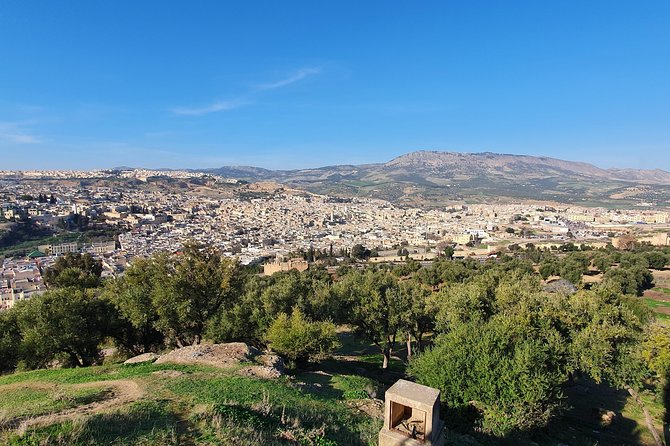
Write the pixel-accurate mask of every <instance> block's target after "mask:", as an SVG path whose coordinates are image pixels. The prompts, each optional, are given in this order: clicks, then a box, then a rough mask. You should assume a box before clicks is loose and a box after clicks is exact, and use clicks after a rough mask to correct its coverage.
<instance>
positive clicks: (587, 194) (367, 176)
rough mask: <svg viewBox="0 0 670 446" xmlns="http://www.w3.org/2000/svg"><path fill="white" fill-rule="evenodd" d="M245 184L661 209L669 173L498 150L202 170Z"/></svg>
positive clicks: (430, 200)
mask: <svg viewBox="0 0 670 446" xmlns="http://www.w3.org/2000/svg"><path fill="white" fill-rule="evenodd" d="M202 171H203V172H209V173H214V174H218V175H222V176H226V177H233V178H238V179H243V180H248V181H263V180H270V181H276V182H279V183H282V184H286V185H288V186H291V187H295V188H299V189H304V190H308V191H311V192H316V193H328V194H336V195H344V196H364V197H372V198H381V199H385V200H389V201H392V202H395V203H397V204H411V205H420V206H428V207H432V206H442V205H445V204H448V203H453V202H457V201H466V202H492V201H498V202H499V201H507V202H508V201H514V200H520V199H526V200H541V201H555V202H562V203H579V204H585V205H598V206H608V207H617V206H625V205H640V204H647V205H659V206H664V205H667V203H668V199H670V172H666V171H663V170H659V169H655V170H642V169H602V168H600V167H597V166H594V165H592V164H588V163H584V162H575V161H565V160H560V159H555V158H548V157H535V156H528V155H509V154H497V153H490V152H484V153H459V152H439V151H417V152H411V153H408V154H405V155H402V156H399V157H397V158H394V159H392V160H390V161H388V162H386V163H374V164H363V165H337V166H326V167H320V168H314V169H296V170H269V169H263V168H259V167H250V166H228V167H221V168H217V169H203V170H202Z"/></svg>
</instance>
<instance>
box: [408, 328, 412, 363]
mask: <svg viewBox="0 0 670 446" xmlns="http://www.w3.org/2000/svg"><path fill="white" fill-rule="evenodd" d="M410 359H412V335H411V334H410V333H407V360H408V361H409V360H410Z"/></svg>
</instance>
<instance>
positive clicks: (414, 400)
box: [379, 379, 444, 446]
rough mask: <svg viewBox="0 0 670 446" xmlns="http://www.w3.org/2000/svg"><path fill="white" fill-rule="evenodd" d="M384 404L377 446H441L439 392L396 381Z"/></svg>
mask: <svg viewBox="0 0 670 446" xmlns="http://www.w3.org/2000/svg"><path fill="white" fill-rule="evenodd" d="M385 400H386V402H385V407H384V427H383V428H382V430H381V431H379V446H401V445H402V446H420V445H423V446H426V445H431V446H444V425H443V423H442V421H441V420H440V391H439V390H437V389H433V388H432V387H426V386H422V385H421V384H416V383H413V382H411V381H405V380H404V379H400V380H398V381H397V382H396V383H395V384H393V386H391V388H390V389H388V390H387V391H386V396H385Z"/></svg>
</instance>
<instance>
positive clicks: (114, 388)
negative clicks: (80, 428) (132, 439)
mask: <svg viewBox="0 0 670 446" xmlns="http://www.w3.org/2000/svg"><path fill="white" fill-rule="evenodd" d="M58 386H59V385H57V384H50V383H41V382H35V383H16V384H9V385H6V386H0V391H2V390H3V389H11V388H21V387H26V388H32V389H56V388H57V387H58ZM95 387H101V388H104V389H110V395H109V396H107V397H106V398H105V399H103V400H101V401H94V402H92V403H89V404H84V405H82V406H77V407H72V408H70V409H65V410H62V411H60V412H56V413H50V414H45V415H38V416H27V417H19V418H15V419H12V420H8V421H7V422H5V423H3V426H0V428H4V429H7V428H10V429H17V430H19V431H24V430H25V429H27V428H28V427H32V426H46V425H50V424H55V423H62V422H64V421H68V420H72V419H74V418H80V417H83V416H90V415H94V414H96V413H100V412H104V411H106V410H108V409H112V408H115V407H119V406H123V405H125V404H128V403H132V402H133V401H136V400H138V399H140V398H141V397H142V395H144V391H143V390H142V388H141V387H140V386H139V385H138V384H137V383H136V382H135V381H131V380H114V381H96V382H90V383H84V384H74V385H72V386H70V387H69V388H71V389H87V388H95Z"/></svg>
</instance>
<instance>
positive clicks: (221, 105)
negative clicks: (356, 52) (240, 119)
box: [171, 67, 321, 116]
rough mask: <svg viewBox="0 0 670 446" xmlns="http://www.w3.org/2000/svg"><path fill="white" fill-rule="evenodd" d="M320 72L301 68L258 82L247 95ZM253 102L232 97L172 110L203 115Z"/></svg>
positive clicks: (319, 71)
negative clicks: (279, 76)
mask: <svg viewBox="0 0 670 446" xmlns="http://www.w3.org/2000/svg"><path fill="white" fill-rule="evenodd" d="M319 73H321V67H307V68H301V69H299V70H298V71H296V72H294V73H293V74H291V75H290V76H288V77H286V78H284V79H280V80H278V81H275V82H269V83H266V84H258V85H256V86H254V87H253V90H252V91H251V92H250V93H248V94H247V95H246V96H247V97H249V96H251V97H253V95H254V93H260V92H261V91H267V90H275V89H277V88H282V87H286V86H287V85H291V84H294V83H296V82H299V81H301V80H303V79H305V78H307V77H309V76H314V75H316V74H319ZM252 103H253V102H252V101H249V100H246V99H232V100H228V101H216V102H213V103H211V104H209V105H205V106H202V107H175V108H173V109H172V110H171V112H172V113H174V114H176V115H190V116H201V115H207V114H210V113H216V112H222V111H228V110H234V109H236V108H240V107H243V106H245V105H250V104H252Z"/></svg>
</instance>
